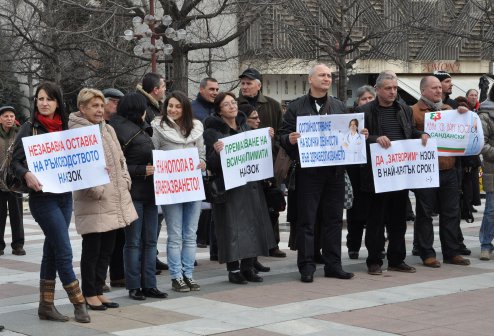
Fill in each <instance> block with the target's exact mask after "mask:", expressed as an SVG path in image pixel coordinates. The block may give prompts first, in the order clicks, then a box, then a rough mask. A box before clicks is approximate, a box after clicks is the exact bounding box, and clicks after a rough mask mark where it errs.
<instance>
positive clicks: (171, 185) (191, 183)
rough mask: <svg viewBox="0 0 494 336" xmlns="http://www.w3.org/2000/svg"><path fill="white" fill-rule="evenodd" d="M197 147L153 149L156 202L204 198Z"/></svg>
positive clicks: (177, 201)
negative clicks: (166, 149) (165, 149)
mask: <svg viewBox="0 0 494 336" xmlns="http://www.w3.org/2000/svg"><path fill="white" fill-rule="evenodd" d="M198 165H199V152H198V151H197V148H195V147H194V148H184V149H175V150H168V151H163V150H153V166H154V196H155V197H156V205H160V204H176V203H184V202H193V201H199V200H203V199H205V198H206V197H205V196H204V186H203V183H202V173H201V169H199V168H198Z"/></svg>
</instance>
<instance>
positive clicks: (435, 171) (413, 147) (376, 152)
mask: <svg viewBox="0 0 494 336" xmlns="http://www.w3.org/2000/svg"><path fill="white" fill-rule="evenodd" d="M370 155H371V161H372V173H373V175H374V187H375V190H376V193H382V192H387V191H395V190H404V189H420V188H434V187H439V163H438V160H437V158H438V155H437V145H436V141H435V139H429V140H428V141H427V145H426V146H423V145H422V140H420V139H413V140H399V141H392V142H391V147H389V148H387V149H384V148H383V147H381V145H379V144H377V143H375V144H371V145H370Z"/></svg>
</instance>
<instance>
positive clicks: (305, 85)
mask: <svg viewBox="0 0 494 336" xmlns="http://www.w3.org/2000/svg"><path fill="white" fill-rule="evenodd" d="M306 92H307V81H302V94H305V93H306Z"/></svg>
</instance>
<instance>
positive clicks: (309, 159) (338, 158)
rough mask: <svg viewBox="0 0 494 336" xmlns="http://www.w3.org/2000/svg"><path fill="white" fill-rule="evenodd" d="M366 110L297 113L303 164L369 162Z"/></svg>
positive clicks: (331, 164) (335, 164)
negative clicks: (364, 111) (366, 145)
mask: <svg viewBox="0 0 494 336" xmlns="http://www.w3.org/2000/svg"><path fill="white" fill-rule="evenodd" d="M362 128H364V114H363V113H352V114H329V115H315V116H304V117H297V132H299V133H300V138H299V139H298V151H299V154H300V165H301V167H302V168H307V167H321V166H338V165H347V164H357V163H366V162H367V157H366V152H365V136H364V135H363V134H360V131H361V130H362Z"/></svg>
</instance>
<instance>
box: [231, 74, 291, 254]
mask: <svg viewBox="0 0 494 336" xmlns="http://www.w3.org/2000/svg"><path fill="white" fill-rule="evenodd" d="M239 78H240V95H239V97H238V104H239V106H242V105H245V104H247V105H251V106H253V107H254V108H255V109H256V111H257V113H258V115H259V128H264V127H271V128H272V129H273V130H274V134H275V137H274V139H273V140H274V141H273V160H275V159H276V157H277V155H278V150H279V148H280V143H279V139H278V135H277V134H278V130H279V129H280V127H281V122H282V120H283V113H282V111H281V105H280V103H279V102H278V101H276V100H275V99H273V98H271V97H268V96H265V95H264V94H263V93H262V91H261V88H262V75H261V73H260V72H259V71H257V70H256V69H254V68H248V69H246V70H245V71H244V72H242V74H241V75H240V76H239ZM273 164H274V161H273ZM278 218H279V213H276V216H273V217H271V226H272V228H273V232H274V235H275V238H276V246H275V247H274V248H273V249H272V250H271V251H269V255H270V256H271V257H277V258H285V257H286V253H285V252H283V251H282V250H280V248H279V245H278V244H279V242H280V229H279V221H278Z"/></svg>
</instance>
